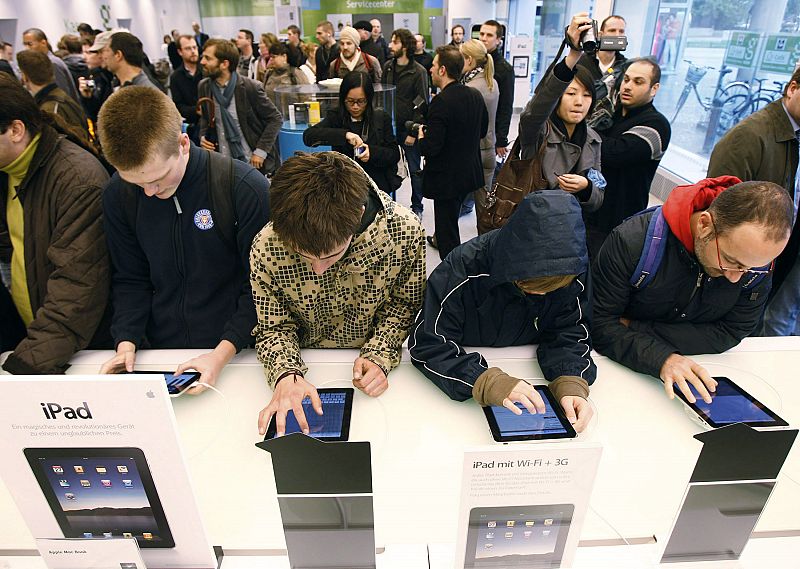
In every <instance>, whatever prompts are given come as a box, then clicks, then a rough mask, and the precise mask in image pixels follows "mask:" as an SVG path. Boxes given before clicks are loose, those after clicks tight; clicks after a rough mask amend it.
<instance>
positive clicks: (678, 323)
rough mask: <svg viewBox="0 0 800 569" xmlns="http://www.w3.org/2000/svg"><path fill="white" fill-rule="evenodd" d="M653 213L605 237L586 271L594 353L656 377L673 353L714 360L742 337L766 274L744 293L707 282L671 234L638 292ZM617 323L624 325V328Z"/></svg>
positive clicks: (763, 297)
mask: <svg viewBox="0 0 800 569" xmlns="http://www.w3.org/2000/svg"><path fill="white" fill-rule="evenodd" d="M653 215H654V214H653V212H652V211H651V212H645V213H641V214H639V215H636V216H634V217H632V218H630V219H628V220H627V221H625V222H624V223H623V224H622V225H620V226H619V227H617V228H616V229H615V230H614V231H612V232H611V235H609V237H608V239H606V241H605V243H604V244H603V247H602V248H601V249H600V253H599V254H598V256H597V257H596V258H595V259H594V262H593V264H592V277H593V283H594V328H593V330H592V338H593V340H594V345H595V348H596V349H597V351H598V352H600V353H602V354H604V355H607V356H608V357H610V358H611V359H613V360H615V361H617V362H619V363H621V364H623V365H624V366H626V367H629V368H631V369H633V370H634V371H638V372H641V373H647V374H650V375H652V376H654V377H659V375H660V372H661V366H662V365H663V364H664V361H665V360H666V359H667V358H668V357H669V356H670V355H671V354H673V353H680V354H683V355H692V354H717V353H720V352H724V351H725V350H728V349H730V348H732V347H733V346H735V345H737V344H738V343H739V342H740V341H741V340H742V338H744V337H746V336H748V335H749V334H750V333H751V332H752V331H753V330H755V328H756V325H757V324H758V322H759V319H760V317H761V312H762V311H763V309H764V303H765V302H766V301H767V296H768V295H769V291H770V288H771V286H772V276H771V275H767V276H766V277H765V278H764V279H763V280H762V281H761V282H760V283H759V284H758V285H756V286H754V287H753V288H752V289H750V290H743V288H742V287H743V286H744V283H745V281H746V280H747V279H746V278H742V279H741V280H740V281H739V282H738V283H732V282H730V281H729V280H728V279H726V278H725V277H717V278H712V277H709V276H708V275H707V274H706V273H705V272H704V271H703V267H702V266H701V265H700V264H699V263H698V262H697V258H696V257H695V256H694V255H693V254H690V253H689V252H688V251H687V250H686V248H685V247H684V246H683V244H682V243H681V242H680V241H679V240H678V238H677V237H675V235H673V234H672V232H669V237H668V242H667V248H666V251H665V252H664V258H663V259H662V261H661V264H660V265H659V268H658V271H657V272H656V275H655V277H654V278H653V280H652V281H651V282H650V284H649V285H648V286H646V287H645V288H644V289H642V290H636V289H634V288H633V287H632V286H631V285H630V282H629V281H630V278H631V276H632V275H633V273H634V271H635V270H636V265H637V264H638V263H639V258H640V257H641V254H642V247H643V245H644V240H645V234H646V233H647V228H648V224H649V222H650V218H651V217H652V216H653ZM620 317H624V318H628V319H630V320H631V323H630V326H627V327H626V326H625V325H623V324H622V323H620Z"/></svg>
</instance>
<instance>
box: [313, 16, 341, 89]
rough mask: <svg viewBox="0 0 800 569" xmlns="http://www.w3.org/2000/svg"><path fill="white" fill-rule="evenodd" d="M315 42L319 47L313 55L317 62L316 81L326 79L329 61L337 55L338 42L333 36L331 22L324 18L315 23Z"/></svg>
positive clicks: (334, 59)
mask: <svg viewBox="0 0 800 569" xmlns="http://www.w3.org/2000/svg"><path fill="white" fill-rule="evenodd" d="M316 36H317V42H318V43H319V48H318V49H317V53H316V55H315V56H314V57H315V59H316V63H317V83H319V82H320V81H325V80H326V79H328V70H329V69H330V66H331V62H333V61H336V58H338V57H339V44H338V43H336V39H335V38H334V37H333V24H331V23H330V22H329V21H327V20H325V21H323V22H320V23H319V24H317V31H316Z"/></svg>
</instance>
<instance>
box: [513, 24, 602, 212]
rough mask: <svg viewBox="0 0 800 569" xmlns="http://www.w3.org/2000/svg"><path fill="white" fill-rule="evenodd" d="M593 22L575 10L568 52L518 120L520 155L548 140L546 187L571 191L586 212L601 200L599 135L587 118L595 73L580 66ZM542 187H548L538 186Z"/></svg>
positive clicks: (544, 162) (544, 164) (529, 155)
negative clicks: (585, 35) (586, 36)
mask: <svg viewBox="0 0 800 569" xmlns="http://www.w3.org/2000/svg"><path fill="white" fill-rule="evenodd" d="M591 27H592V20H591V19H590V18H589V17H588V14H587V13H586V12H582V13H580V14H577V15H575V16H573V18H572V21H571V22H570V24H569V27H568V28H567V31H566V36H567V40H568V42H567V43H568V44H569V53H568V54H567V56H566V57H565V58H564V59H563V60H562V61H560V62H559V63H558V64H556V65H555V66H554V67H553V70H552V72H550V73H548V74H547V75H546V76H545V77H544V78H543V79H542V81H541V83H540V84H539V86H538V87H537V89H536V92H535V94H534V96H533V99H531V100H530V101H529V102H528V105H527V106H526V107H525V110H524V111H523V112H522V115H521V116H520V120H519V142H520V157H521V159H523V160H527V159H531V158H533V157H535V156H536V154H537V153H538V151H539V148H540V146H541V145H543V144H544V145H545V148H544V154H543V156H542V173H543V175H544V178H545V179H546V181H547V189H551V190H554V189H558V188H561V189H562V190H564V191H566V192H569V193H571V194H573V195H574V196H575V197H576V198H577V200H578V202H579V203H580V204H581V207H582V208H583V211H584V212H589V211H595V210H596V209H598V208H599V207H600V205H601V204H602V203H603V189H604V188H605V180H604V179H603V176H602V175H601V174H600V144H601V139H600V136H599V135H598V134H597V133H596V132H595V131H594V130H593V129H592V128H591V127H590V126H589V125H588V124H587V123H586V117H587V116H588V115H589V114H590V113H591V110H592V107H593V105H594V102H595V101H594V90H593V89H592V77H591V74H590V73H589V72H588V71H587V70H586V69H585V68H584V67H581V66H578V67H576V64H577V63H578V59H580V57H581V54H582V52H581V50H580V49H579V48H578V47H577V46H580V45H581V40H582V36H583V33H584V32H585V31H586V30H588V29H590V28H591ZM537 189H544V188H537Z"/></svg>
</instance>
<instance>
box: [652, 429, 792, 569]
mask: <svg viewBox="0 0 800 569" xmlns="http://www.w3.org/2000/svg"><path fill="white" fill-rule="evenodd" d="M797 433H798V431H797V430H796V429H792V430H789V429H786V430H776V431H757V430H755V429H753V428H751V427H748V426H747V425H745V424H743V423H736V424H735V425H730V426H727V427H723V428H721V429H715V430H712V431H708V432H705V433H700V434H698V435H695V437H694V438H696V439H697V440H699V441H700V442H702V443H703V449H702V450H701V452H700V456H699V457H698V459H697V464H696V465H695V468H694V472H693V473H692V476H691V478H690V479H689V486H688V488H687V491H686V494H685V496H684V499H683V503H682V504H681V509H680V511H679V512H678V515H677V518H676V520H675V522H674V524H673V528H672V531H671V532H670V536H669V539H668V540H667V543H666V546H665V548H664V551H663V555H662V557H661V563H678V562H686V561H717V560H735V559H739V557H740V556H741V554H742V551H743V550H744V547H745V546H746V545H747V541H748V540H749V539H750V534H751V533H752V532H753V528H754V527H755V525H756V522H758V518H759V517H760V516H761V512H762V511H763V510H764V506H765V505H766V503H767V500H768V499H769V497H770V495H771V494H772V490H773V488H774V486H775V482H776V481H777V478H778V474H779V473H780V471H781V468H782V467H783V463H784V462H785V461H786V457H787V456H788V455H789V451H790V450H791V448H792V444H793V443H794V441H795V438H796V437H797ZM698 536H701V537H698Z"/></svg>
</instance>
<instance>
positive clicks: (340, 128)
mask: <svg viewBox="0 0 800 569" xmlns="http://www.w3.org/2000/svg"><path fill="white" fill-rule="evenodd" d="M374 95H375V90H374V88H373V87H372V81H371V80H370V78H369V75H367V74H366V73H363V72H361V71H352V72H350V73H348V74H347V75H346V76H345V77H344V79H343V80H342V84H341V86H340V88H339V108H337V109H331V110H330V111H328V113H327V115H326V116H325V118H324V119H323V120H322V122H320V123H317V124H316V125H314V126H312V127H309V128H307V129H306V131H305V132H304V133H303V142H304V143H305V144H306V146H319V145H321V144H327V145H330V146H332V147H333V150H335V151H337V152H341V153H342V154H344V155H346V156H349V157H350V158H354V159H355V160H356V161H357V162H358V163H359V165H360V166H361V167H362V168H364V171H365V172H366V173H367V174H368V175H369V177H370V178H372V179H373V180H374V181H375V183H376V184H377V185H378V188H380V189H381V190H383V191H384V192H386V193H387V194H391V193H392V192H394V191H395V190H396V189H397V188H398V187H399V186H400V182H402V179H401V178H399V177H398V176H397V162H398V161H399V160H400V149H399V147H398V146H397V140H395V137H394V132H393V131H392V117H391V116H389V115H388V114H386V113H385V112H383V111H382V110H380V109H373V108H372V99H373V98H374Z"/></svg>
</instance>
